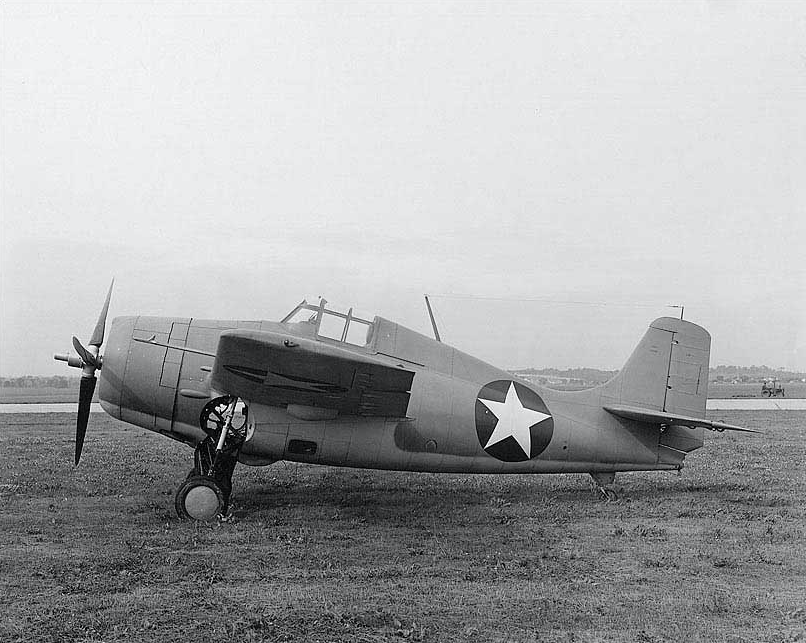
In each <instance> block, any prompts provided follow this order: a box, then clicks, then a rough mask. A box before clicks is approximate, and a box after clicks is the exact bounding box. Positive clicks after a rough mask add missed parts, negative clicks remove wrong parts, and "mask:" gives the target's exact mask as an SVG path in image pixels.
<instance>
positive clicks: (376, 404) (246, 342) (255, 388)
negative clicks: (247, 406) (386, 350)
mask: <svg viewBox="0 0 806 643" xmlns="http://www.w3.org/2000/svg"><path fill="white" fill-rule="evenodd" d="M413 379H414V373H413V372H412V371H409V370H406V369H405V368H403V367H402V366H401V367H398V366H395V365H390V364H388V363H386V362H383V361H381V360H378V359H376V358H374V357H372V356H370V355H364V354H361V353H357V352H353V351H351V350H349V349H347V348H342V347H340V346H334V345H332V344H326V343H324V342H319V341H315V340H312V339H304V338H300V337H294V336H292V335H285V334H282V333H274V332H266V331H256V330H229V331H225V332H223V333H222V334H221V337H220V339H219V342H218V350H217V351H216V355H215V363H214V365H213V369H212V375H211V386H212V388H213V389H215V390H217V391H221V392H223V393H228V394H230V395H237V396H239V397H241V398H244V399H247V400H249V401H250V402H252V403H258V404H267V405H271V406H286V405H288V404H295V405H302V406H310V407H316V408H324V409H335V410H337V411H338V412H339V413H343V414H346V415H364V416H370V415H371V416H382V417H401V418H402V417H406V410H407V408H408V405H409V395H410V391H411V383H412V380H413Z"/></svg>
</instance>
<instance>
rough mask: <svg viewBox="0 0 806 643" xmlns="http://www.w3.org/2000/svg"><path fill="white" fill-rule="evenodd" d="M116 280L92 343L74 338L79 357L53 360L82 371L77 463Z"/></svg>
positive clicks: (79, 393) (66, 356)
mask: <svg viewBox="0 0 806 643" xmlns="http://www.w3.org/2000/svg"><path fill="white" fill-rule="evenodd" d="M114 285H115V280H114V279H113V280H112V283H111V284H109V292H108V293H106V301H105V302H104V307H103V308H102V309H101V314H100V315H99V316H98V323H97V324H95V330H94V331H93V332H92V336H91V337H90V341H89V342H88V343H87V346H86V347H84V346H83V345H82V343H81V342H80V341H79V339H78V338H77V337H75V336H73V348H75V351H76V353H78V357H74V356H72V355H64V354H61V353H59V354H56V355H54V356H53V359H55V360H58V361H60V362H67V365H68V366H72V367H75V368H80V369H81V382H80V385H79V389H78V417H77V418H76V455H75V463H76V465H78V461H79V460H80V459H81V450H82V449H83V447H84V436H85V435H86V434H87V423H88V422H89V419H90V404H91V403H92V395H93V393H95V384H96V382H97V381H98V378H96V377H95V371H97V370H98V369H100V368H101V367H102V366H103V356H102V355H101V344H103V343H104V329H105V328H106V315H107V313H108V312H109V301H110V300H111V299H112V287H113V286H114Z"/></svg>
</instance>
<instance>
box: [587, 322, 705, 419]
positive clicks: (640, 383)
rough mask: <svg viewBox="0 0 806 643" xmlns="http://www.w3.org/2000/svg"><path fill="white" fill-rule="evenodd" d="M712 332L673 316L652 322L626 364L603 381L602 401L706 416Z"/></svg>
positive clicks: (692, 415)
mask: <svg viewBox="0 0 806 643" xmlns="http://www.w3.org/2000/svg"><path fill="white" fill-rule="evenodd" d="M710 350H711V336H710V335H709V334H708V331H706V330H705V329H704V328H702V327H701V326H697V325H696V324H692V323H691V322H688V321H683V320H681V319H676V318H674V317H661V318H659V319H656V320H655V321H654V322H652V323H651V324H650V326H649V329H648V330H647V332H646V334H645V335H644V337H643V339H641V342H640V343H639V344H638V346H637V347H636V349H635V351H633V354H632V355H631V356H630V358H629V359H628V360H627V363H626V364H625V365H624V368H623V369H622V370H621V371H620V372H619V374H618V375H616V377H614V378H613V379H612V380H610V382H608V383H607V384H605V385H604V387H603V391H602V398H603V400H609V401H611V402H612V403H616V404H624V405H630V406H636V407H643V408H647V409H653V410H657V411H664V412H667V413H676V414H679V415H686V416H690V417H698V418H704V417H705V400H706V398H707V396H708V360H709V356H710Z"/></svg>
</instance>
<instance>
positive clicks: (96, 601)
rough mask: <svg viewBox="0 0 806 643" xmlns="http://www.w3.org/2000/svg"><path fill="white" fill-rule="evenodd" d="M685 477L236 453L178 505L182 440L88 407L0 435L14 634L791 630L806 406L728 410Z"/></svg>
mask: <svg viewBox="0 0 806 643" xmlns="http://www.w3.org/2000/svg"><path fill="white" fill-rule="evenodd" d="M720 417H722V418H723V419H724V420H725V421H728V422H731V423H735V424H740V425H745V426H749V427H751V428H761V429H763V430H765V431H767V433H766V434H765V435H763V436H760V437H756V436H749V437H748V436H740V435H733V434H723V435H719V436H713V437H710V436H709V438H708V439H707V441H706V446H705V448H704V449H702V450H700V451H699V452H697V453H696V454H694V455H693V456H690V458H689V463H688V467H687V469H686V470H685V472H684V474H683V476H682V477H677V476H676V475H674V474H668V473H665V474H661V473H636V474H624V475H621V476H619V478H618V479H617V481H616V482H617V485H616V486H617V487H618V488H621V492H622V497H621V500H620V501H619V502H617V503H609V504H607V503H602V502H600V501H598V500H597V499H596V497H595V496H594V495H593V494H592V492H591V490H590V488H589V484H588V480H587V479H586V477H584V476H578V475H568V476H531V477H530V476H498V477H496V476H461V475H428V474H408V473H390V472H372V471H361V470H350V469H335V468H325V467H313V466H304V465H286V464H277V465H274V466H272V467H269V468H263V469H252V468H249V467H239V468H238V470H237V471H236V475H235V495H234V512H233V516H232V519H231V521H228V522H221V523H217V524H213V525H199V524H189V523H180V522H179V521H178V520H177V519H176V517H175V514H174V511H173V494H174V491H175V488H176V486H177V484H178V482H179V480H180V478H182V477H183V476H184V474H185V472H186V471H187V469H188V468H189V466H190V460H191V451H190V450H189V449H187V448H186V447H183V446H181V445H178V444H176V443H173V442H171V441H169V440H167V439H165V438H162V437H160V436H157V435H154V434H150V433H148V432H146V431H143V430H139V429H136V428H132V427H128V426H127V425H124V424H121V423H119V422H116V421H114V420H112V419H110V418H107V417H106V416H102V415H94V416H93V417H92V419H91V425H92V426H91V427H90V431H89V435H88V439H87V444H86V447H85V450H84V457H83V461H82V463H81V466H80V467H79V468H77V469H74V468H73V467H72V450H73V446H72V435H71V434H72V421H73V420H72V416H68V415H33V414H32V415H12V416H7V417H6V418H4V421H5V423H6V424H5V426H4V428H3V430H2V432H0V445H2V449H3V453H4V458H3V461H2V464H0V501H1V502H2V504H0V507H2V508H0V636H2V639H3V640H4V641H7V642H10V641H105V642H112V641H140V640H149V639H150V640H155V641H157V640H158V641H199V640H204V641H212V640H216V639H232V640H242V641H385V640H389V641H405V640H412V641H420V640H423V641H636V642H641V643H648V642H652V641H683V640H685V641H709V642H710V641H796V640H803V639H804V636H806V609H804V608H805V607H806V606H805V605H804V598H806V559H805V558H804V556H803V551H804V545H806V539H805V538H804V532H805V531H806V523H804V515H805V513H806V512H805V511H804V506H803V498H804V491H806V476H805V474H804V469H803V463H804V461H805V460H806V447H805V446H804V445H806V414H804V413H802V412H780V411H779V412H775V413H770V412H762V411H758V412H748V411H745V412H721V413H720Z"/></svg>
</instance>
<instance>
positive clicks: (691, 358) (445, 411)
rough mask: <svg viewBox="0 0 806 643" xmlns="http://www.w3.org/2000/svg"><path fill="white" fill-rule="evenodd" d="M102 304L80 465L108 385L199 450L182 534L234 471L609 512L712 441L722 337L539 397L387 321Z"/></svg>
mask: <svg viewBox="0 0 806 643" xmlns="http://www.w3.org/2000/svg"><path fill="white" fill-rule="evenodd" d="M113 285H114V280H113V283H112V285H110V287H109V292H108V293H107V296H106V300H105V303H104V305H103V308H102V310H101V313H100V316H99V318H98V322H97V324H96V327H95V330H94V331H93V333H92V335H91V338H90V340H89V342H88V343H87V346H86V347H85V346H84V345H83V344H82V343H81V342H80V341H79V340H78V339H77V338H76V337H73V346H74V348H75V351H76V353H77V354H78V355H77V356H76V355H67V354H57V355H54V358H55V359H56V360H60V361H65V362H67V364H68V365H69V366H72V367H77V368H80V369H81V381H80V389H79V403H78V416H77V420H76V443H75V464H76V466H77V465H78V463H79V459H80V457H81V452H82V448H83V444H84V437H85V434H86V430H87V424H88V420H89V413H90V403H91V400H92V396H93V392H94V390H95V384H96V380H97V377H96V372H97V371H100V388H99V399H100V403H101V407H102V408H103V410H104V411H106V412H107V413H108V414H109V415H111V416H112V417H114V418H116V419H118V420H122V421H123V422H128V423H130V424H133V425H136V426H139V427H143V428H145V429H148V430H150V431H155V432H157V433H161V434H162V435H165V436H167V437H169V438H172V439H174V440H178V441H180V442H183V443H185V444H187V445H188V446H191V447H193V448H194V458H193V468H192V470H191V471H190V473H189V474H188V476H187V478H186V479H185V480H184V481H183V482H182V484H181V485H180V486H179V489H178V490H177V492H176V496H175V501H174V504H175V508H176V511H177V514H178V515H179V517H180V518H182V519H192V520H213V519H215V518H216V517H220V516H222V515H226V512H227V510H228V506H229V500H230V495H231V493H232V475H233V471H234V469H235V467H236V465H237V464H238V463H239V462H240V463H242V464H245V465H250V466H264V465H269V464H272V463H274V462H277V461H281V460H287V461H294V462H304V463H314V464H322V465H331V466H345V467H359V468H370V469H385V470H394V471H425V472H450V473H487V474H503V473H588V474H590V475H591V477H592V478H593V481H594V483H595V485H596V488H597V489H598V491H599V492H600V493H601V494H602V497H603V498H605V499H607V500H615V499H617V495H616V492H615V491H614V490H613V489H612V484H613V482H614V480H615V474H616V473H617V472H628V471H648V470H672V471H679V470H680V469H682V468H683V461H684V459H685V457H686V454H688V453H690V452H691V451H693V450H695V449H697V448H699V447H701V446H702V445H703V435H704V431H705V430H706V429H707V430H713V431H718V432H722V431H726V430H728V431H747V432H751V433H752V432H754V431H749V430H748V429H744V428H742V427H738V426H733V425H730V424H725V423H723V422H718V421H713V420H708V419H706V418H705V401H706V397H707V391H708V364H709V351H710V343H711V338H710V335H709V334H708V332H707V331H706V330H705V329H704V328H702V327H700V326H698V325H696V324H694V323H692V322H689V321H683V320H682V319H677V318H672V317H661V318H659V319H656V320H655V321H653V322H652V323H651V324H650V325H649V328H648V330H647V331H646V334H645V335H644V337H643V339H642V340H641V341H640V343H639V344H638V346H637V347H636V348H635V350H634V352H633V353H632V355H631V357H630V358H629V359H628V360H627V363H626V364H625V366H624V368H622V369H621V371H619V372H618V373H617V374H616V375H615V376H614V377H613V378H612V379H611V380H610V381H608V382H606V383H605V384H602V385H600V386H597V387H594V388H590V389H586V390H581V391H558V390H552V389H548V388H542V387H539V386H535V385H533V384H531V383H529V382H527V381H526V380H523V379H520V378H518V377H516V376H514V375H512V374H511V373H508V372H507V371H504V370H502V369H500V368H497V367H495V366H492V365H490V364H488V363H486V362H484V361H482V360H480V359H477V358H475V357H472V356H470V355H468V354H466V353H463V352H462V351H460V350H457V349H456V348H453V347H451V346H449V345H448V344H445V343H443V342H442V341H441V338H440V336H439V332H438V330H437V327H436V323H435V322H434V318H433V314H432V311H431V306H430V303H429V302H428V299H427V298H426V304H427V306H428V313H429V316H430V317H431V322H432V325H433V329H434V334H435V338H434V339H431V338H430V337H427V336H425V335H422V334H420V333H418V332H415V331H413V330H410V329H408V328H405V327H404V326H401V325H400V324H396V323H394V322H392V321H389V320H388V319H384V318H383V317H377V316H376V317H374V318H373V319H371V320H370V319H365V318H362V317H358V316H356V315H354V314H353V309H352V308H350V309H349V310H348V311H347V312H346V313H344V312H339V311H336V310H335V309H331V308H328V306H327V301H326V300H324V299H320V301H319V303H318V304H310V303H308V302H307V301H306V300H303V301H302V302H300V303H299V304H298V305H297V306H296V307H295V308H294V309H293V310H292V311H291V312H290V313H289V314H288V315H286V316H285V317H284V318H283V319H282V320H280V321H279V322H274V321H228V320H209V319H197V318H189V317H149V316H125V317H115V318H114V319H113V320H112V325H111V330H110V332H109V337H108V340H107V342H106V347H105V349H104V352H103V354H101V350H100V349H101V346H102V345H103V342H104V335H105V327H106V317H107V314H108V310H109V303H110V299H111V296H112V287H113Z"/></svg>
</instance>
